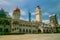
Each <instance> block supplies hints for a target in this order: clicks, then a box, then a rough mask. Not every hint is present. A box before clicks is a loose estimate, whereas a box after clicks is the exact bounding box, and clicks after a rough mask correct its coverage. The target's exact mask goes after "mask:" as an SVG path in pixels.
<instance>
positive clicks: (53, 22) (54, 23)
mask: <svg viewBox="0 0 60 40" xmlns="http://www.w3.org/2000/svg"><path fill="white" fill-rule="evenodd" d="M49 17H50V25H51V26H53V27H54V26H57V25H58V21H57V15H56V14H52V15H50V16H49Z"/></svg>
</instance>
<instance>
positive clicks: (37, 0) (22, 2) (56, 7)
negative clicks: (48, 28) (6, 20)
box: [0, 0, 60, 23]
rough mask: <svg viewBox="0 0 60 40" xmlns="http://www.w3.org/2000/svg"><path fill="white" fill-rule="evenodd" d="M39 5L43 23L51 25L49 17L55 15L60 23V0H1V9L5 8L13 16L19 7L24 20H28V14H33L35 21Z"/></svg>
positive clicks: (21, 17)
mask: <svg viewBox="0 0 60 40" xmlns="http://www.w3.org/2000/svg"><path fill="white" fill-rule="evenodd" d="M38 5H39V6H40V8H41V11H42V12H41V13H42V20H43V22H45V23H47V22H48V23H49V15H51V14H53V13H55V14H57V18H58V22H59V23H60V0H0V8H4V9H5V10H6V11H8V12H9V14H10V15H11V16H12V12H13V9H14V8H15V7H17V6H18V7H19V9H20V11H21V16H20V19H22V20H28V12H31V14H32V20H35V9H36V6H38Z"/></svg>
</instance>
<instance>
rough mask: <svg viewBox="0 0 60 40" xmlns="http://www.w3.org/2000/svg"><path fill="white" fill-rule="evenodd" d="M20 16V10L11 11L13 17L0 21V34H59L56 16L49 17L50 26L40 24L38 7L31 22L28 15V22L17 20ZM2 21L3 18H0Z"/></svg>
mask: <svg viewBox="0 0 60 40" xmlns="http://www.w3.org/2000/svg"><path fill="white" fill-rule="evenodd" d="M20 16H21V14H20V9H19V8H18V7H17V8H14V9H13V17H12V18H5V19H4V20H3V21H2V22H1V20H0V33H2V34H4V33H12V34H14V33H16V34H17V33H24V34H25V33H26V34H28V33H29V34H32V33H33V34H34V33H35V34H36V33H54V32H57V30H58V32H60V30H59V29H60V27H56V25H58V22H57V18H56V15H55V14H53V15H52V16H50V24H45V23H42V13H41V8H40V7H39V6H37V7H36V20H35V21H33V22H32V21H31V15H29V21H24V20H21V19H19V18H20ZM2 19H3V18H2Z"/></svg>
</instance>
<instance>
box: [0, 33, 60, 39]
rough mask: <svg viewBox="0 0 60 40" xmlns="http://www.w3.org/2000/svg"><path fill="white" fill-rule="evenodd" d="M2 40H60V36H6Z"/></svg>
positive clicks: (1, 37) (0, 37)
mask: <svg viewBox="0 0 60 40" xmlns="http://www.w3.org/2000/svg"><path fill="white" fill-rule="evenodd" d="M0 40H60V34H25V35H5V36H0Z"/></svg>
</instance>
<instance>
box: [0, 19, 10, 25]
mask: <svg viewBox="0 0 60 40" xmlns="http://www.w3.org/2000/svg"><path fill="white" fill-rule="evenodd" d="M0 24H1V25H10V22H9V21H8V19H6V18H0Z"/></svg>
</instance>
